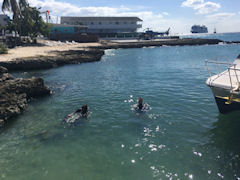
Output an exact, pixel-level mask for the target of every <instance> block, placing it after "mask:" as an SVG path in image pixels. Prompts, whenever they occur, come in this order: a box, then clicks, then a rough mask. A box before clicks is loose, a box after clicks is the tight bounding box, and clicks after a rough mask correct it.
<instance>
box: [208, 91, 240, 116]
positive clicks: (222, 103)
mask: <svg viewBox="0 0 240 180" xmlns="http://www.w3.org/2000/svg"><path fill="white" fill-rule="evenodd" d="M210 88H211V90H212V92H213V95H214V98H215V101H216V104H217V107H218V110H219V112H220V113H222V114H226V113H229V112H232V111H237V110H240V102H237V101H232V102H231V103H228V102H229V99H227V97H230V96H231V94H230V91H229V90H228V89H222V88H217V87H210ZM234 98H240V96H239V95H234Z"/></svg>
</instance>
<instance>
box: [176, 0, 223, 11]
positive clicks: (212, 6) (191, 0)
mask: <svg viewBox="0 0 240 180" xmlns="http://www.w3.org/2000/svg"><path fill="white" fill-rule="evenodd" d="M181 6H182V7H190V8H193V9H194V10H196V11H197V14H209V13H213V12H216V11H218V10H219V9H220V8H221V5H220V4H218V3H214V2H210V1H208V2H205V1H204V0H186V1H184V2H183V3H182V5H181Z"/></svg>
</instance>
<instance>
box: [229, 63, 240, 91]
mask: <svg viewBox="0 0 240 180" xmlns="http://www.w3.org/2000/svg"><path fill="white" fill-rule="evenodd" d="M231 70H232V71H233V72H234V77H235V78H236V80H237V82H236V84H237V86H236V87H233V77H232V76H231ZM237 71H239V72H240V68H236V64H234V66H233V67H229V68H228V75H229V80H230V84H231V93H232V94H235V93H237V94H239V93H240V82H239V77H238V74H237Z"/></svg>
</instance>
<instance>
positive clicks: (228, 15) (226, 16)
mask: <svg viewBox="0 0 240 180" xmlns="http://www.w3.org/2000/svg"><path fill="white" fill-rule="evenodd" d="M235 15H236V14H235V13H217V14H212V15H207V16H205V17H206V18H207V19H208V20H213V21H222V20H226V19H230V18H232V17H233V16H235Z"/></svg>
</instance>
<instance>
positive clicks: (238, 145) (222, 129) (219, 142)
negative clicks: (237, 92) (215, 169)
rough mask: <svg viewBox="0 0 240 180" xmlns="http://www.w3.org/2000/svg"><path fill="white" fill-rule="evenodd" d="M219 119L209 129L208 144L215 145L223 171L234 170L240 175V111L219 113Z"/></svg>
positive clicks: (235, 173) (236, 174)
mask: <svg viewBox="0 0 240 180" xmlns="http://www.w3.org/2000/svg"><path fill="white" fill-rule="evenodd" d="M217 118H218V121H216V122H215V123H213V128H212V129H211V130H210V131H208V135H209V137H210V142H209V144H207V146H211V147H214V149H215V150H216V154H217V153H218V156H217V158H216V159H218V158H219V162H220V163H219V164H220V168H221V169H222V171H223V172H228V171H229V170H230V171H232V172H233V173H234V175H235V178H236V176H238V177H239V176H240V140H239V139H240V112H233V113H230V114H227V115H222V114H219V115H218V117H217Z"/></svg>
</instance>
